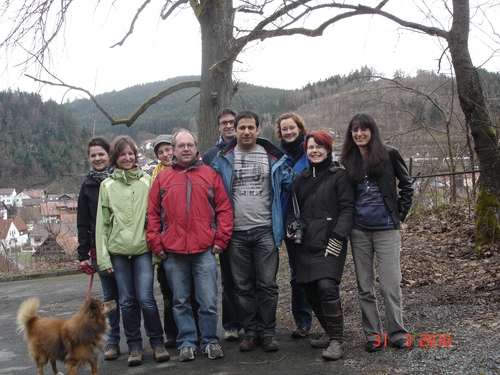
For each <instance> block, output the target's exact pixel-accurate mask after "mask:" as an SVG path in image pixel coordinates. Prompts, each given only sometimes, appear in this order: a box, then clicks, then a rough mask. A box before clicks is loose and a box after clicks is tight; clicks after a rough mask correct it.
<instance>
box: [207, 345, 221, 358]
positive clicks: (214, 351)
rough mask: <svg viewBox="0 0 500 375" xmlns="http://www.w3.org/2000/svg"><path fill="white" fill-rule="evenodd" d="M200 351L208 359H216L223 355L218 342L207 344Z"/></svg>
mask: <svg viewBox="0 0 500 375" xmlns="http://www.w3.org/2000/svg"><path fill="white" fill-rule="evenodd" d="M202 353H203V354H206V355H207V356H208V358H209V359H218V358H222V357H223V356H224V354H223V353H222V348H221V347H220V345H219V344H208V345H207V346H206V347H205V349H203V350H202Z"/></svg>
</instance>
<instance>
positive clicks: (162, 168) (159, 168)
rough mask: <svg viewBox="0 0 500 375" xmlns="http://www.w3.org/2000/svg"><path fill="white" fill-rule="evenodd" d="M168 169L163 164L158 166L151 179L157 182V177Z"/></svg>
mask: <svg viewBox="0 0 500 375" xmlns="http://www.w3.org/2000/svg"><path fill="white" fill-rule="evenodd" d="M167 168H168V167H165V166H164V165H163V164H162V163H158V164H156V167H155V169H154V170H153V173H152V174H151V177H152V178H153V180H156V177H158V175H159V174H160V172H161V171H163V170H164V169H167Z"/></svg>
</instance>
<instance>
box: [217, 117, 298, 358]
mask: <svg viewBox="0 0 500 375" xmlns="http://www.w3.org/2000/svg"><path fill="white" fill-rule="evenodd" d="M234 128H235V131H236V138H235V139H233V140H232V141H230V142H229V143H228V144H227V146H226V147H225V148H224V150H222V151H221V152H219V154H218V155H217V156H216V157H215V159H214V161H213V162H212V168H214V169H215V170H216V171H217V172H218V173H220V174H221V176H222V179H223V181H224V187H225V188H226V191H227V192H228V195H229V197H230V199H231V203H232V205H233V209H234V232H233V236H232V237H231V241H230V243H229V247H228V250H227V251H228V256H229V262H230V265H231V271H232V274H233V279H234V285H235V292H236V297H237V301H238V316H239V321H240V324H241V326H242V327H243V329H244V330H245V339H244V340H243V342H242V343H241V344H240V346H239V349H240V351H251V350H254V349H255V348H256V347H257V345H259V344H262V348H263V350H264V351H266V352H271V351H275V350H278V349H279V344H278V340H277V339H276V308H277V304H278V284H277V282H276V273H277V271H278V260H279V257H278V250H277V247H278V246H279V245H280V244H281V242H282V241H283V239H284V237H285V230H284V228H285V225H284V223H283V215H282V208H281V200H280V196H281V191H288V192H291V191H292V184H293V179H294V172H293V171H292V170H291V169H290V167H289V166H288V165H287V164H286V162H285V160H286V158H287V156H286V155H285V154H284V153H283V152H282V151H281V150H280V149H278V148H277V147H276V146H274V145H273V144H272V143H270V142H269V141H267V140H266V139H263V138H258V135H259V117H258V116H257V114H256V113H254V112H252V111H242V112H240V113H238V115H237V116H236V117H235V119H234Z"/></svg>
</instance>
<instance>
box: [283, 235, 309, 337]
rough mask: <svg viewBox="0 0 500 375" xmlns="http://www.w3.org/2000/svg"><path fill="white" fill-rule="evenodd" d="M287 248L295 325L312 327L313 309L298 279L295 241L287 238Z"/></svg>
mask: <svg viewBox="0 0 500 375" xmlns="http://www.w3.org/2000/svg"><path fill="white" fill-rule="evenodd" d="M285 245H286V250H287V252H288V263H289V264H290V285H291V286H292V314H293V319H294V320H295V325H296V326H297V327H298V326H303V327H307V328H311V323H312V310H311V307H310V306H309V303H308V302H307V297H306V293H305V291H304V288H303V286H302V285H301V284H298V283H297V281H296V276H297V275H296V274H297V254H296V251H297V250H296V248H295V242H294V241H293V240H290V239H288V238H285Z"/></svg>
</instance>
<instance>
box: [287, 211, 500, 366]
mask: <svg viewBox="0 0 500 375" xmlns="http://www.w3.org/2000/svg"><path fill="white" fill-rule="evenodd" d="M473 249H474V220H473V218H472V216H471V214H470V213H469V210H468V207H464V206H462V207H457V208H454V209H446V210H443V211H440V210H435V211H426V212H420V213H414V214H413V215H412V216H410V218H409V219H408V220H407V222H406V224H405V225H404V229H403V231H402V253H401V263H402V274H403V282H402V289H403V298H404V321H405V324H406V327H407V329H408V330H409V332H410V334H411V335H412V338H413V342H414V347H413V349H411V350H395V349H392V348H389V347H387V348H386V349H385V350H383V351H381V352H377V353H366V352H365V351H364V350H363V349H362V347H361V346H362V344H363V342H364V336H363V332H362V329H361V310H360V308H359V304H358V300H357V291H356V277H355V272H354V264H353V261H352V255H351V254H349V255H348V258H347V262H346V268H345V270H344V278H343V281H342V287H341V288H342V289H341V290H342V299H343V306H344V313H345V347H346V355H345V358H344V361H345V363H346V364H349V365H351V366H353V367H355V368H356V369H358V370H359V372H360V373H362V374H500V370H499V369H500V349H499V347H500V313H499V312H500V262H499V260H500V259H499V254H500V249H491V251H489V253H488V254H487V257H486V258H478V257H476V256H475V255H474V251H473ZM281 255H282V257H281V262H280V272H279V275H280V276H279V278H280V280H279V282H280V293H281V294H280V304H279V311H278V317H279V325H280V326H281V327H290V328H292V327H293V318H292V317H291V314H290V307H289V306H290V302H289V301H290V299H289V298H290V297H289V290H288V289H289V288H287V285H286V284H287V281H288V279H287V278H288V276H289V272H288V270H287V256H286V251H284V250H282V252H281ZM379 308H380V310H381V311H382V315H383V310H384V308H383V300H382V299H381V298H380V297H379ZM314 330H315V331H317V332H320V331H321V329H320V327H319V326H318V324H317V322H315V325H314Z"/></svg>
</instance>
